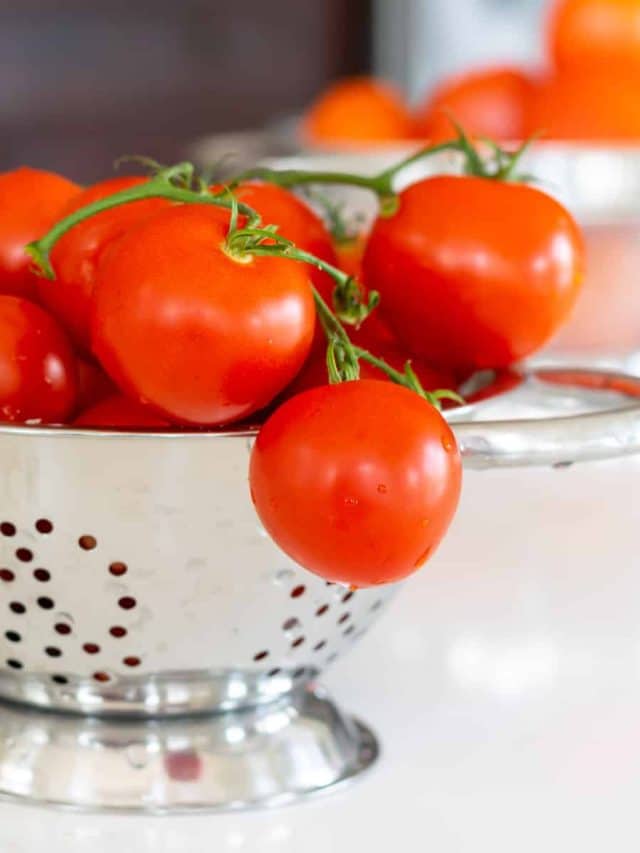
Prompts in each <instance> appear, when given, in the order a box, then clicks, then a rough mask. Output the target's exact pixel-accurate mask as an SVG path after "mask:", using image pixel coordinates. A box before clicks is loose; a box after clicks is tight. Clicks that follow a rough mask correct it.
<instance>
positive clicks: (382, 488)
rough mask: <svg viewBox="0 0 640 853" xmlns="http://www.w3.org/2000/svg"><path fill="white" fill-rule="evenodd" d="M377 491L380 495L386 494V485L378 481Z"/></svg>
mask: <svg viewBox="0 0 640 853" xmlns="http://www.w3.org/2000/svg"><path fill="white" fill-rule="evenodd" d="M378 491H379V492H380V494H381V495H386V494H387V487H386V486H385V484H384V483H378Z"/></svg>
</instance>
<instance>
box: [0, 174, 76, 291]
mask: <svg viewBox="0 0 640 853" xmlns="http://www.w3.org/2000/svg"><path fill="white" fill-rule="evenodd" d="M79 192H80V187H79V186H78V185H77V184H75V183H73V182H72V181H69V180H67V179H66V178H64V177H62V175H57V174H55V173H54V172H46V171H43V170H42V169H32V168H30V167H28V166H22V167H20V168H19V169H14V170H13V171H11V172H4V173H3V174H0V294H9V295H13V296H24V297H27V298H33V297H34V296H35V294H36V284H37V281H38V276H37V275H36V274H35V272H34V271H33V263H32V261H31V258H29V256H28V255H27V253H26V252H25V246H26V245H27V243H30V242H31V241H32V240H36V239H38V238H39V237H41V236H42V235H43V234H45V233H46V231H48V230H49V228H50V227H51V226H52V225H53V223H54V222H55V221H56V219H58V218H59V217H60V215H61V211H62V210H63V209H64V206H65V205H66V204H67V203H68V202H69V200H70V199H71V198H73V197H75V196H77V194H78V193H79Z"/></svg>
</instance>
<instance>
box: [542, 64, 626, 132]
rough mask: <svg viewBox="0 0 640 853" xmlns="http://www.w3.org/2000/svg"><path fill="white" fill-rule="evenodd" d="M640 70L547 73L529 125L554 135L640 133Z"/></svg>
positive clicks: (613, 69) (611, 68)
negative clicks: (635, 71) (547, 76)
mask: <svg viewBox="0 0 640 853" xmlns="http://www.w3.org/2000/svg"><path fill="white" fill-rule="evenodd" d="M639 99H640V72H638V73H633V72H630V71H629V69H628V68H616V67H615V66H612V67H610V68H608V69H605V68H602V69H585V70H583V71H580V70H576V71H573V72H566V73H562V74H559V75H557V76H553V77H549V78H548V79H547V80H546V81H544V83H542V84H541V86H540V88H539V90H538V92H537V94H536V96H535V98H534V99H533V101H532V105H531V113H530V120H531V128H532V129H534V128H536V129H543V130H544V134H545V136H547V137H549V138H551V139H568V140H592V141H601V142H624V141H631V142H634V141H637V140H639V139H640V111H639V110H638V101H639Z"/></svg>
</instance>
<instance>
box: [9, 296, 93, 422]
mask: <svg viewBox="0 0 640 853" xmlns="http://www.w3.org/2000/svg"><path fill="white" fill-rule="evenodd" d="M76 394H77V376H76V363H75V359H74V356H73V352H72V350H71V346H70V344H69V342H68V340H67V338H66V335H65V333H64V332H63V331H62V329H61V328H60V327H59V326H58V324H57V323H56V321H55V320H53V318H51V317H50V316H49V315H48V314H46V313H45V312H44V311H43V310H42V308H40V307H39V306H38V305H34V304H33V302H30V301H29V300H27V299H22V298H20V297H17V296H6V295H3V296H0V419H2V420H3V421H9V422H12V423H27V422H30V423H44V424H50V423H62V422H63V421H65V420H66V418H67V417H68V415H69V414H70V413H71V411H72V410H73V408H74V405H75V402H76Z"/></svg>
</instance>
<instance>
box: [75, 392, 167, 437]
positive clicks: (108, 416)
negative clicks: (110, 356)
mask: <svg viewBox="0 0 640 853" xmlns="http://www.w3.org/2000/svg"><path fill="white" fill-rule="evenodd" d="M73 423H74V426H86V427H102V428H103V429H113V428H120V429H155V428H159V427H168V426H169V425H170V424H169V421H168V420H167V419H166V418H162V417H160V415H158V414H157V413H156V412H154V411H153V409H150V408H149V407H148V406H143V405H142V403H138V402H137V401H136V400H131V399H129V398H128V397H123V396H122V395H121V394H115V395H113V396H111V397H107V398H106V399H105V400H101V401H100V402H99V403H96V404H95V405H93V406H91V407H90V408H88V409H86V410H85V411H84V412H82V414H80V415H79V416H78V417H77V418H76V419H75V421H74V422H73Z"/></svg>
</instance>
